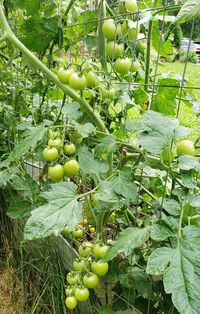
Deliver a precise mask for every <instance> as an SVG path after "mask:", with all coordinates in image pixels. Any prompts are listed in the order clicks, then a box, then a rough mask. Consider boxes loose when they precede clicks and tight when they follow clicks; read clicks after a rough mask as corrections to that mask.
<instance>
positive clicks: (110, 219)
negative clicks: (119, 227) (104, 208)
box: [108, 212, 116, 224]
mask: <svg viewBox="0 0 200 314" xmlns="http://www.w3.org/2000/svg"><path fill="white" fill-rule="evenodd" d="M115 220H116V215H115V213H114V212H113V213H112V214H110V216H109V217H108V223H109V224H112V223H114V222H115Z"/></svg>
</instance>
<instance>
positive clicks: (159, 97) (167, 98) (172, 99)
mask: <svg viewBox="0 0 200 314" xmlns="http://www.w3.org/2000/svg"><path fill="white" fill-rule="evenodd" d="M158 85H159V87H158V88H157V91H156V95H155V96H154V98H153V103H152V110H155V111H158V112H160V113H163V114H166V115H170V116H174V115H175V114H176V96H177V95H178V92H179V87H180V82H179V81H178V80H175V79H172V78H162V79H160V80H158ZM167 86H170V87H167Z"/></svg>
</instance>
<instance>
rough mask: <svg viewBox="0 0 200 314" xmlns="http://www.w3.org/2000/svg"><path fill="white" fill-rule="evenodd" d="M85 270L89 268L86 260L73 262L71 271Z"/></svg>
mask: <svg viewBox="0 0 200 314" xmlns="http://www.w3.org/2000/svg"><path fill="white" fill-rule="evenodd" d="M85 268H89V262H88V261H87V260H84V259H81V260H78V259H75V260H74V261H73V269H74V270H75V271H82V270H84V269H85Z"/></svg>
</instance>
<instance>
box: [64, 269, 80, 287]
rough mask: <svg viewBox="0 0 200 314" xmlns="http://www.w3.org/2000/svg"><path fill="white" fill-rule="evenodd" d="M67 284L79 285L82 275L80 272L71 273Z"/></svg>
mask: <svg viewBox="0 0 200 314" xmlns="http://www.w3.org/2000/svg"><path fill="white" fill-rule="evenodd" d="M66 279H67V282H68V284H70V285H76V284H79V283H80V281H81V274H80V273H79V272H75V271H71V272H69V273H68V274H67V278H66Z"/></svg>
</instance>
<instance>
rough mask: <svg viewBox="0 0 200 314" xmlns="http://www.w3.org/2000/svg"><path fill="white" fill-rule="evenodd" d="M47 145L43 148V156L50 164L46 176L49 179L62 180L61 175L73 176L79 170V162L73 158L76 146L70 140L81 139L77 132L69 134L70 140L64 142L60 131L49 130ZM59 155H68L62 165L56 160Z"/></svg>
mask: <svg viewBox="0 0 200 314" xmlns="http://www.w3.org/2000/svg"><path fill="white" fill-rule="evenodd" d="M48 136H49V139H48V146H47V147H45V148H44V150H43V158H44V159H45V160H46V161H48V162H51V163H52V165H49V166H48V176H49V178H50V179H51V180H53V181H55V182H58V181H61V180H63V177H64V176H66V177H73V176H75V175H77V174H78V172H79V169H80V167H79V163H78V162H77V161H76V159H75V158H73V155H74V154H75V152H76V146H75V144H74V143H73V142H72V140H73V141H74V142H77V141H78V142H79V143H80V141H82V137H79V135H78V134H76V135H74V134H73V133H71V134H69V137H70V138H71V141H67V142H64V141H63V139H62V138H61V134H60V131H59V130H57V131H52V130H51V129H50V130H49V134H48ZM61 156H68V159H69V158H70V159H69V160H67V161H66V162H65V163H64V165H63V164H60V163H58V162H57V160H58V159H59V158H60V157H61Z"/></svg>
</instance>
